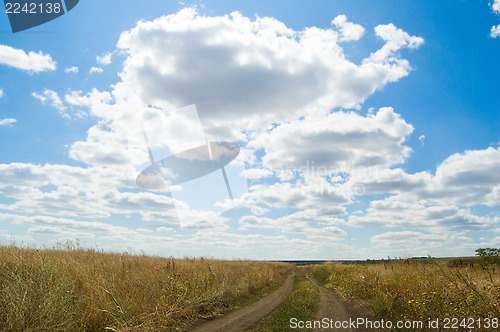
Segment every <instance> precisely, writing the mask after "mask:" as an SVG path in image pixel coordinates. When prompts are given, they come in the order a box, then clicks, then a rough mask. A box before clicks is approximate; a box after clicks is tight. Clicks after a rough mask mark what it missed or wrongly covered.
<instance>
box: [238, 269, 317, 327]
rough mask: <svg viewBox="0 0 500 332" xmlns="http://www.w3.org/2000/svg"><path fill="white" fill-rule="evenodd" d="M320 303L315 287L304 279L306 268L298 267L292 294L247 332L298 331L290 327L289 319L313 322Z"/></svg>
mask: <svg viewBox="0 0 500 332" xmlns="http://www.w3.org/2000/svg"><path fill="white" fill-rule="evenodd" d="M320 301H321V300H320V295H319V292H318V289H317V287H316V286H315V285H313V284H312V283H311V282H310V281H309V280H307V278H306V267H300V268H299V270H298V272H297V275H296V276H295V280H294V284H293V289H292V292H291V293H290V294H289V295H288V296H287V297H286V298H285V300H284V301H283V302H282V303H281V304H280V305H279V306H278V307H277V308H276V310H275V311H274V312H273V313H272V314H270V315H269V316H268V317H266V318H264V319H263V320H262V321H261V322H260V323H259V324H258V325H257V326H256V327H255V328H253V329H250V330H248V332H282V331H283V332H284V331H298V330H297V329H292V328H291V327H290V318H292V317H294V318H297V320H298V321H312V320H314V319H315V315H316V312H317V311H318V309H319V307H320ZM300 331H310V330H300Z"/></svg>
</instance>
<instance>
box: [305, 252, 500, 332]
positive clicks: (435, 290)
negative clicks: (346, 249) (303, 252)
mask: <svg viewBox="0 0 500 332" xmlns="http://www.w3.org/2000/svg"><path fill="white" fill-rule="evenodd" d="M460 261H461V262H462V264H460ZM472 261H474V259H473V258H470V259H469V260H468V261H467V264H464V259H458V258H457V259H438V260H433V259H426V260H412V259H410V260H394V261H385V262H378V263H374V262H371V264H367V262H363V263H354V262H351V263H340V262H336V263H333V262H330V263H325V264H322V265H314V267H313V268H312V270H313V275H314V276H315V278H316V279H318V280H320V281H321V282H323V283H325V284H326V285H327V287H330V288H333V289H335V290H336V291H337V292H338V293H339V294H340V295H341V296H343V297H344V298H345V299H360V300H364V301H366V305H367V307H368V308H369V309H370V310H372V311H373V313H374V314H375V316H376V318H375V319H379V320H380V319H385V320H391V321H398V320H419V321H427V320H428V319H436V318H439V319H444V318H446V317H448V318H451V319H453V318H456V319H458V320H459V322H462V319H464V318H465V319H470V318H472V319H476V320H477V319H482V320H483V322H484V319H486V318H488V319H490V320H494V319H497V322H498V318H500V269H499V266H496V267H495V266H490V267H484V268H483V266H481V265H479V264H471V262H472ZM476 322H477V321H476ZM476 325H477V324H476ZM423 330H425V329H423ZM476 330H477V326H476ZM479 330H481V329H479ZM484 330H490V331H494V330H496V329H484ZM433 331H435V329H434V330H433Z"/></svg>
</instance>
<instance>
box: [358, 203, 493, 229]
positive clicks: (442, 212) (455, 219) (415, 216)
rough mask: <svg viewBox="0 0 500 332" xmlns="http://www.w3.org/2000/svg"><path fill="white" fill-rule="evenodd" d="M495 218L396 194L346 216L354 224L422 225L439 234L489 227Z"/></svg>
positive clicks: (366, 225) (418, 226)
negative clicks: (363, 212) (363, 210)
mask: <svg viewBox="0 0 500 332" xmlns="http://www.w3.org/2000/svg"><path fill="white" fill-rule="evenodd" d="M498 221H499V220H495V219H494V218H491V217H480V216H476V215H474V214H472V213H471V212H470V211H468V210H465V209H461V208H459V207H456V206H453V205H445V204H443V205H425V204H423V203H422V202H420V201H416V200H413V199H410V198H405V197H404V195H396V196H391V197H388V198H385V199H383V200H375V201H372V202H371V203H370V207H369V208H368V209H367V210H366V213H365V214H364V215H362V216H357V215H351V216H349V221H348V224H349V225H350V226H356V227H401V228H422V229H426V230H432V231H433V232H435V233H436V234H438V233H439V232H463V231H473V230H488V229H492V227H493V224H494V223H495V222H498Z"/></svg>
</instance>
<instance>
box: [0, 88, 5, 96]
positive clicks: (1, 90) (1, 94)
mask: <svg viewBox="0 0 500 332" xmlns="http://www.w3.org/2000/svg"><path fill="white" fill-rule="evenodd" d="M4 95H5V93H4V92H3V89H0V98H2V97H3V96H4Z"/></svg>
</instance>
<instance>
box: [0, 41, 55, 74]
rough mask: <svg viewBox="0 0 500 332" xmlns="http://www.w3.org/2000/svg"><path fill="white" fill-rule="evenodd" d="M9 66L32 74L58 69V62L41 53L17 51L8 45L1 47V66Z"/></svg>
mask: <svg viewBox="0 0 500 332" xmlns="http://www.w3.org/2000/svg"><path fill="white" fill-rule="evenodd" d="M2 64H3V65H7V66H10V67H14V68H17V69H21V70H26V71H28V72H31V73H39V72H43V71H51V70H55V69H56V62H55V61H54V60H52V58H51V56H50V55H48V54H43V53H42V52H41V51H40V52H38V53H35V52H33V51H30V52H29V53H28V54H26V52H25V51H23V50H19V49H15V48H13V47H10V46H7V45H0V65H2Z"/></svg>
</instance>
